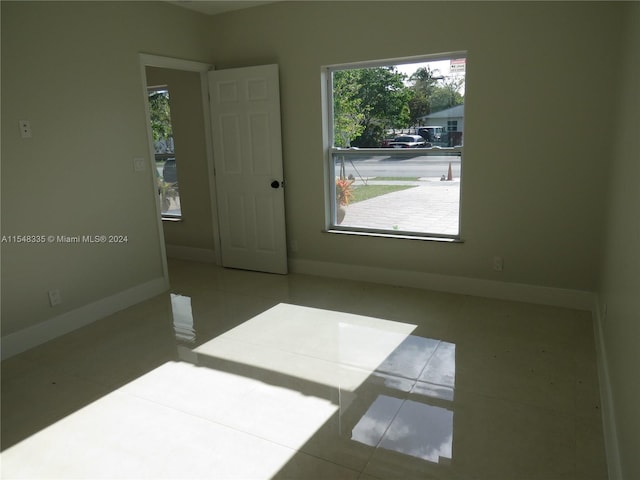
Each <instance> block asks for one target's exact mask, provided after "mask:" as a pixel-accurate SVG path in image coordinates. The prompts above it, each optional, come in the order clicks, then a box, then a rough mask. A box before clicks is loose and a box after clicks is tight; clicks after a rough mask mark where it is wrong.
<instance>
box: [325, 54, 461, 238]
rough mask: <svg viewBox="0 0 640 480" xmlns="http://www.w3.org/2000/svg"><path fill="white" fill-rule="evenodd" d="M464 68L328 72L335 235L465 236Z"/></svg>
mask: <svg viewBox="0 0 640 480" xmlns="http://www.w3.org/2000/svg"><path fill="white" fill-rule="evenodd" d="M465 64H466V59H465V55H464V54H455V55H447V56H438V57H422V58H415V59H411V60H406V59H405V60H402V61H401V60H397V61H393V60H391V61H381V62H367V63H363V64H351V65H339V66H330V67H325V69H324V70H323V71H324V75H325V80H326V82H327V89H326V92H327V95H326V97H327V98H326V109H325V128H326V133H327V135H326V136H327V138H328V140H329V145H328V149H327V159H328V162H327V163H328V167H327V168H328V170H329V174H328V179H329V183H328V185H327V188H326V190H327V193H328V201H327V226H328V229H329V230H330V231H332V232H345V233H360V234H372V235H384V236H400V237H411V238H415V237H418V238H441V239H449V240H456V239H459V238H460V185H461V183H460V182H461V175H462V154H463V139H464V97H465Z"/></svg>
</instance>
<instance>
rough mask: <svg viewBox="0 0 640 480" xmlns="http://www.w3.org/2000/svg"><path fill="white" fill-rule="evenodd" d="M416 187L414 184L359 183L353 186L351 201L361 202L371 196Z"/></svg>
mask: <svg viewBox="0 0 640 480" xmlns="http://www.w3.org/2000/svg"><path fill="white" fill-rule="evenodd" d="M407 188H414V186H413V185H359V186H357V187H353V188H352V190H351V191H352V193H353V197H352V199H351V203H356V202H361V201H363V200H368V199H370V198H374V197H378V196H380V195H386V194H387V193H392V192H398V191H400V190H406V189H407Z"/></svg>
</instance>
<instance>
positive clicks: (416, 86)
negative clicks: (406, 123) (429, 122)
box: [409, 66, 464, 125]
mask: <svg viewBox="0 0 640 480" xmlns="http://www.w3.org/2000/svg"><path fill="white" fill-rule="evenodd" d="M409 82H410V83H411V85H410V88H411V90H412V91H413V97H412V100H411V101H410V102H409V107H410V109H411V124H412V125H417V124H418V123H419V120H418V119H419V118H420V117H423V116H425V115H429V114H430V113H435V112H439V111H440V110H445V109H447V108H450V107H454V106H456V105H461V104H463V103H464V97H463V96H462V94H461V93H460V90H461V87H462V85H463V83H464V80H463V79H461V78H457V79H456V78H453V79H446V78H445V77H443V76H441V75H440V73H439V72H438V70H431V69H430V68H429V67H428V66H427V67H420V68H419V69H418V70H416V71H415V73H413V74H412V75H411V77H409Z"/></svg>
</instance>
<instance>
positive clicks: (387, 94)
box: [333, 66, 411, 147]
mask: <svg viewBox="0 0 640 480" xmlns="http://www.w3.org/2000/svg"><path fill="white" fill-rule="evenodd" d="M405 78H406V76H405V75H404V74H402V73H400V72H398V71H397V70H396V68H395V67H393V66H390V67H375V68H359V69H351V70H343V71H338V72H335V73H334V87H333V96H334V100H333V101H334V126H335V132H334V135H335V140H334V141H335V142H336V146H347V145H353V146H356V147H379V146H380V145H381V143H382V140H383V139H384V132H385V131H386V129H388V128H404V127H407V126H408V125H409V118H410V110H409V105H408V103H409V99H410V98H411V92H409V91H408V89H407V88H406V87H405V85H404V79H405ZM347 139H348V141H347Z"/></svg>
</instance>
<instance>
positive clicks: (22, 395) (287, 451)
mask: <svg viewBox="0 0 640 480" xmlns="http://www.w3.org/2000/svg"><path fill="white" fill-rule="evenodd" d="M169 265H170V269H171V281H172V291H173V292H174V294H173V295H169V294H167V295H161V296H158V297H156V298H154V299H151V300H149V301H147V302H144V303H142V304H140V305H137V306H135V307H132V308H130V309H127V310H125V311H123V312H119V313H117V314H115V315H113V316H111V317H109V318H107V319H105V320H102V321H99V322H96V323H95V324H92V325H89V326H87V327H85V328H83V329H80V330H78V331H75V332H72V333H70V334H68V335H65V336H64V337H61V338H59V339H57V340H54V341H52V342H49V343H48V344H45V345H42V346H40V347H38V348H36V349H33V350H32V351H29V352H25V353H24V354H21V355H20V356H17V357H15V358H12V359H10V360H9V361H6V362H3V363H2V411H1V414H2V424H1V428H2V448H3V449H4V451H3V453H2V469H3V472H2V474H3V477H7V478H13V477H20V476H21V477H25V478H56V477H57V478H74V477H75V478H101V477H102V478H105V477H108V478H205V477H206V478H212V477H215V478H251V479H253V478H272V479H277V478H293V479H299V478H332V479H333V478H336V479H340V478H345V479H358V478H361V479H363V480H370V479H374V478H378V479H380V478H402V479H403V480H404V479H412V478H416V479H417V478H420V479H424V478H438V479H463V480H466V479H473V480H483V479H489V478H490V479H492V480H499V479H503V480H513V479H519V480H520V479H522V480H547V479H550V478H553V479H558V480H560V479H577V478H581V479H582V478H584V479H596V478H598V479H600V478H605V476H606V463H605V461H604V448H603V440H602V428H601V423H600V416H599V415H600V412H599V405H600V402H599V398H598V383H597V369H596V368H595V349H594V344H593V335H592V333H591V328H590V327H591V325H590V323H589V322H590V318H589V316H588V315H585V314H584V313H583V312H574V311H571V310H567V309H559V308H554V307H545V306H539V305H528V304H523V303H517V302H503V301H499V300H490V299H480V298H474V297H465V296H459V295H452V294H440V293H434V292H425V291H421V290H413V289H409V288H399V287H385V286H383V285H372V284H366V283H360V282H354V281H342V280H337V279H327V278H316V277H311V276H305V275H297V274H291V275H287V276H279V275H278V276H272V275H267V274H258V273H254V272H243V271H237V270H226V269H221V268H218V267H215V266H213V265H203V264H197V263H192V262H186V261H170V262H169ZM196 333H197V335H196ZM69 452H73V454H72V455H70V453H69Z"/></svg>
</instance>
